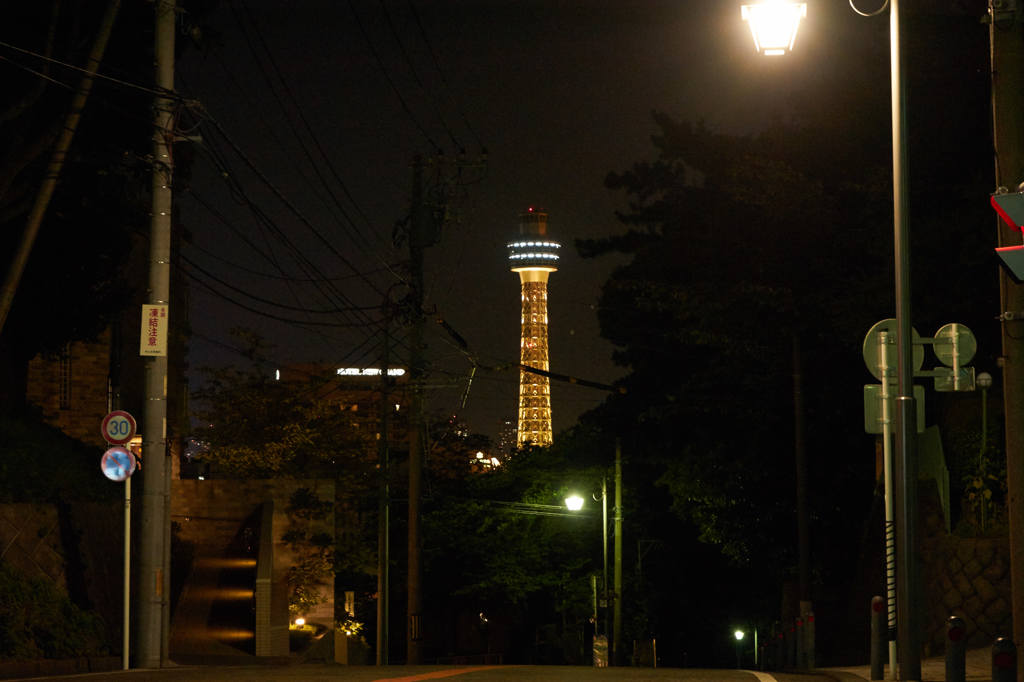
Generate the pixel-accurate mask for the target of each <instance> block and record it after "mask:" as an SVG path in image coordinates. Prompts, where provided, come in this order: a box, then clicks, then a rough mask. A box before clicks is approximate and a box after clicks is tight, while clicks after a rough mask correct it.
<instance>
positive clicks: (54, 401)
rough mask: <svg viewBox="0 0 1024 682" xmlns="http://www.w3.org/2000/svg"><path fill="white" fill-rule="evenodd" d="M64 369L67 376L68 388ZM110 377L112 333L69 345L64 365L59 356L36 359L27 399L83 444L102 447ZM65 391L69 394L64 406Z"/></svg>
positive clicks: (32, 365)
mask: <svg viewBox="0 0 1024 682" xmlns="http://www.w3.org/2000/svg"><path fill="white" fill-rule="evenodd" d="M62 366H63V368H64V369H63V371H65V372H66V373H67V376H66V380H67V385H66V386H65V387H64V389H62V381H61V372H62ZM109 375H110V332H109V330H108V331H105V332H104V333H103V334H102V335H101V336H100V338H99V339H98V340H96V341H76V342H74V343H72V344H69V347H68V352H67V355H66V356H65V358H64V360H63V362H62V361H61V358H60V356H59V355H53V356H42V355H40V356H36V357H35V358H33V359H32V360H31V361H30V362H29V365H28V386H27V389H26V399H27V400H28V402H29V403H31V404H33V405H36V406H37V407H39V408H40V409H41V410H42V412H43V416H44V418H45V419H46V421H47V423H49V424H52V425H53V426H55V427H57V428H59V429H60V430H61V431H63V432H64V433H66V434H67V435H69V436H71V437H72V438H75V439H77V440H80V441H82V442H83V443H94V444H96V446H97V447H102V446H103V444H104V440H103V435H102V434H101V432H100V424H101V422H102V421H103V416H104V415H105V414H106V413H107V382H108V380H109ZM62 390H63V391H64V392H65V395H64V402H63V404H62V400H61V393H62ZM100 454H102V450H100Z"/></svg>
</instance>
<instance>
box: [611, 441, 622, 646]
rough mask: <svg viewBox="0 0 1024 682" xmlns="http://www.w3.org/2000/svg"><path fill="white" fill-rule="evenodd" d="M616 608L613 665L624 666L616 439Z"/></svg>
mask: <svg viewBox="0 0 1024 682" xmlns="http://www.w3.org/2000/svg"><path fill="white" fill-rule="evenodd" d="M614 551H615V578H614V581H615V596H614V599H615V608H614V609H613V610H612V614H613V615H612V657H611V658H612V665H622V649H621V647H620V645H621V642H622V636H621V633H622V444H621V443H620V442H619V439H617V438H616V439H615V550H614Z"/></svg>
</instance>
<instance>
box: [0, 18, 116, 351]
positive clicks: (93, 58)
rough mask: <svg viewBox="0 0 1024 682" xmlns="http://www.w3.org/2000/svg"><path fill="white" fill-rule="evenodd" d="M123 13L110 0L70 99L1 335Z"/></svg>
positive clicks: (8, 292) (15, 271)
mask: <svg viewBox="0 0 1024 682" xmlns="http://www.w3.org/2000/svg"><path fill="white" fill-rule="evenodd" d="M120 9H121V2H120V0H111V2H110V4H108V5H107V11H106V12H105V13H104V15H103V19H102V21H101V22H100V27H99V30H98V31H97V33H96V39H95V40H94V41H93V44H92V49H91V50H90V51H89V58H88V59H87V60H86V62H85V73H84V74H82V78H81V80H80V81H79V82H78V90H76V91H75V96H74V97H73V98H72V99H71V109H70V110H69V111H68V115H67V116H66V117H65V118H64V127H63V128H61V131H60V136H59V137H58V138H57V142H56V143H55V144H54V146H53V152H52V154H51V155H50V162H49V164H48V165H47V166H46V174H45V175H44V176H43V182H42V183H41V184H40V185H39V191H38V192H37V193H36V198H35V202H34V203H33V204H32V210H31V211H30V212H29V214H28V218H27V219H26V220H25V231H24V232H22V235H21V241H20V242H19V244H18V250H17V251H16V252H15V254H14V257H13V258H12V259H11V265H10V268H9V269H8V270H7V276H6V277H5V278H4V283H3V287H2V288H0V333H3V330H4V323H5V322H6V321H7V315H8V313H10V311H11V304H12V303H13V301H14V294H15V292H17V290H18V284H19V283H20V282H21V276H22V274H23V273H24V272H25V266H26V265H28V259H29V256H30V255H31V254H32V246H33V245H34V244H35V241H36V236H37V235H38V234H39V228H40V226H41V225H42V223H43V217H44V216H45V215H46V209H47V207H49V205H50V199H51V198H52V197H53V192H54V190H56V189H57V180H58V178H60V173H61V170H63V168H64V158H65V157H66V156H67V153H68V149H69V148H70V147H71V141H72V140H73V139H74V137H75V131H77V130H78V122H79V121H80V120H81V118H82V111H83V110H84V109H85V103H86V101H87V100H88V99H89V93H90V92H91V91H92V83H93V78H94V76H95V74H96V72H97V71H98V70H99V68H100V62H101V61H102V60H103V54H104V53H105V52H106V51H107V43H108V42H109V41H110V34H111V33H112V32H113V30H114V21H115V20H116V19H117V13H118V11H119V10H120Z"/></svg>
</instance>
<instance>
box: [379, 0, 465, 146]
mask: <svg viewBox="0 0 1024 682" xmlns="http://www.w3.org/2000/svg"><path fill="white" fill-rule="evenodd" d="M377 2H378V4H379V5H380V9H381V11H382V12H383V13H384V20H385V22H386V23H387V25H388V29H389V30H390V31H391V35H392V37H394V39H395V44H396V45H398V51H399V53H400V54H401V55H402V59H403V60H404V61H405V63H406V66H408V67H409V73H410V74H412V79H413V81H415V82H416V84H417V85H418V86H419V87H420V89H421V90H422V91H423V93H424V94H425V95H426V96H427V99H428V101H429V102H430V103H431V105H432V106H433V109H434V115H435V116H437V119H438V121H439V122H440V123H441V127H442V128H444V131H445V132H446V133H447V134H448V138H449V139H450V140H451V141H452V144H453V145H455V149H457V150H460V151H461V150H463V146H462V145H461V144H460V143H459V141H458V140H457V139H456V138H455V134H454V133H453V132H452V130H451V128H449V127H448V123H447V122H446V121H445V120H444V116H443V115H442V114H441V109H440V108H439V107H438V106H437V102H436V101H434V99H433V97H431V92H430V89H429V88H427V86H426V85H424V83H423V81H422V80H421V79H420V75H419V72H418V71H417V70H416V64H415V63H414V62H413V60H412V57H410V56H409V51H408V50H407V49H406V48H405V42H404V41H403V40H402V37H401V35H399V33H398V30H397V29H396V28H395V23H394V21H393V20H392V18H391V12H390V11H388V6H387V4H385V2H384V0H377Z"/></svg>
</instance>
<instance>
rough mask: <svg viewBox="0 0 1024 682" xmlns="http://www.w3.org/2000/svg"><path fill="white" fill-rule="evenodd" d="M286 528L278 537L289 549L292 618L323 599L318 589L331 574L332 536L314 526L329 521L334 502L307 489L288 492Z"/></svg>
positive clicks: (308, 609)
mask: <svg viewBox="0 0 1024 682" xmlns="http://www.w3.org/2000/svg"><path fill="white" fill-rule="evenodd" d="M285 511H286V513H287V514H288V530H287V531H285V533H284V534H283V535H282V537H281V539H282V541H283V542H284V543H285V545H287V546H288V549H289V550H290V551H291V552H292V558H293V564H292V565H291V566H290V567H289V568H288V572H287V575H286V578H287V581H288V588H289V595H288V613H289V615H290V616H291V617H292V618H294V617H296V616H305V615H306V614H307V613H308V612H309V611H311V610H312V609H314V608H315V607H316V606H318V605H319V604H322V603H323V602H324V600H325V599H326V595H325V594H324V592H323V591H322V590H321V588H322V587H323V586H324V584H325V583H326V582H327V580H328V578H330V577H331V576H332V575H333V566H334V548H333V545H334V538H333V537H332V536H331V535H330V534H329V533H325V532H322V531H317V526H318V525H321V524H323V523H324V522H325V521H333V516H334V505H333V503H332V502H330V501H327V500H321V499H319V498H318V497H317V496H316V495H315V494H314V493H313V492H312V491H311V490H309V489H308V488H299V489H298V490H296V491H295V492H294V493H292V496H291V498H290V499H289V501H288V507H287V508H286V509H285Z"/></svg>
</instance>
